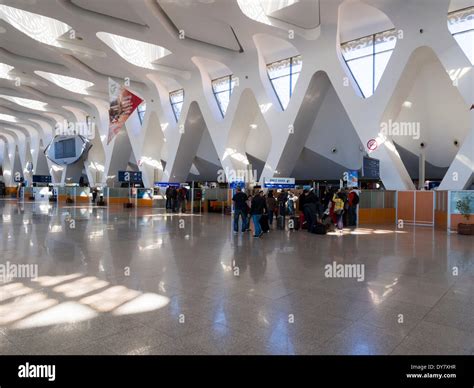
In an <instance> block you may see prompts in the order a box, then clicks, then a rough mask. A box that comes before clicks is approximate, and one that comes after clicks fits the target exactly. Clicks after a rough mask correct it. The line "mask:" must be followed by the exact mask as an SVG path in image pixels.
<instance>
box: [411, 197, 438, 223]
mask: <svg viewBox="0 0 474 388" xmlns="http://www.w3.org/2000/svg"><path fill="white" fill-rule="evenodd" d="M433 202H434V192H433V191H417V192H416V211H415V217H416V219H415V220H416V222H420V223H433V222H434V220H433V206H434V203H433Z"/></svg>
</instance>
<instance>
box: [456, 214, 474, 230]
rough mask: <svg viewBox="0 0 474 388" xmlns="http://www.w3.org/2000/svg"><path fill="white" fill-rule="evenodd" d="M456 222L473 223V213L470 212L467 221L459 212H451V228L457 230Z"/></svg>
mask: <svg viewBox="0 0 474 388" xmlns="http://www.w3.org/2000/svg"><path fill="white" fill-rule="evenodd" d="M458 224H474V214H471V216H470V217H469V221H468V220H466V218H465V217H463V216H462V215H461V214H451V229H452V230H457V229H458Z"/></svg>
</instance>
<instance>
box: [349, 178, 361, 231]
mask: <svg viewBox="0 0 474 388" xmlns="http://www.w3.org/2000/svg"><path fill="white" fill-rule="evenodd" d="M359 196H360V191H359V190H358V188H357V187H353V188H352V189H351V191H350V192H349V197H348V202H349V209H348V213H349V223H348V225H349V226H357V206H358V205H359Z"/></svg>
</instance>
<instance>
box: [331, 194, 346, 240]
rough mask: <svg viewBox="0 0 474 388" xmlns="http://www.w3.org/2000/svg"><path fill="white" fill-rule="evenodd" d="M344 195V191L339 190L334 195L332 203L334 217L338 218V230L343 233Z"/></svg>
mask: <svg viewBox="0 0 474 388" xmlns="http://www.w3.org/2000/svg"><path fill="white" fill-rule="evenodd" d="M344 198H345V196H344V194H343V193H342V190H339V191H338V192H337V193H335V194H334V196H333V197H332V202H333V209H334V210H333V211H334V215H335V218H336V225H337V229H338V230H340V231H342V229H343V228H344V224H343V218H342V217H343V216H344Z"/></svg>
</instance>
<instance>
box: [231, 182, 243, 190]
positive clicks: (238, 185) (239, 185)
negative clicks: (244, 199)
mask: <svg viewBox="0 0 474 388" xmlns="http://www.w3.org/2000/svg"><path fill="white" fill-rule="evenodd" d="M238 187H240V188H241V189H242V188H244V187H245V182H244V181H233V182H230V183H229V188H231V189H236V188H238Z"/></svg>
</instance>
